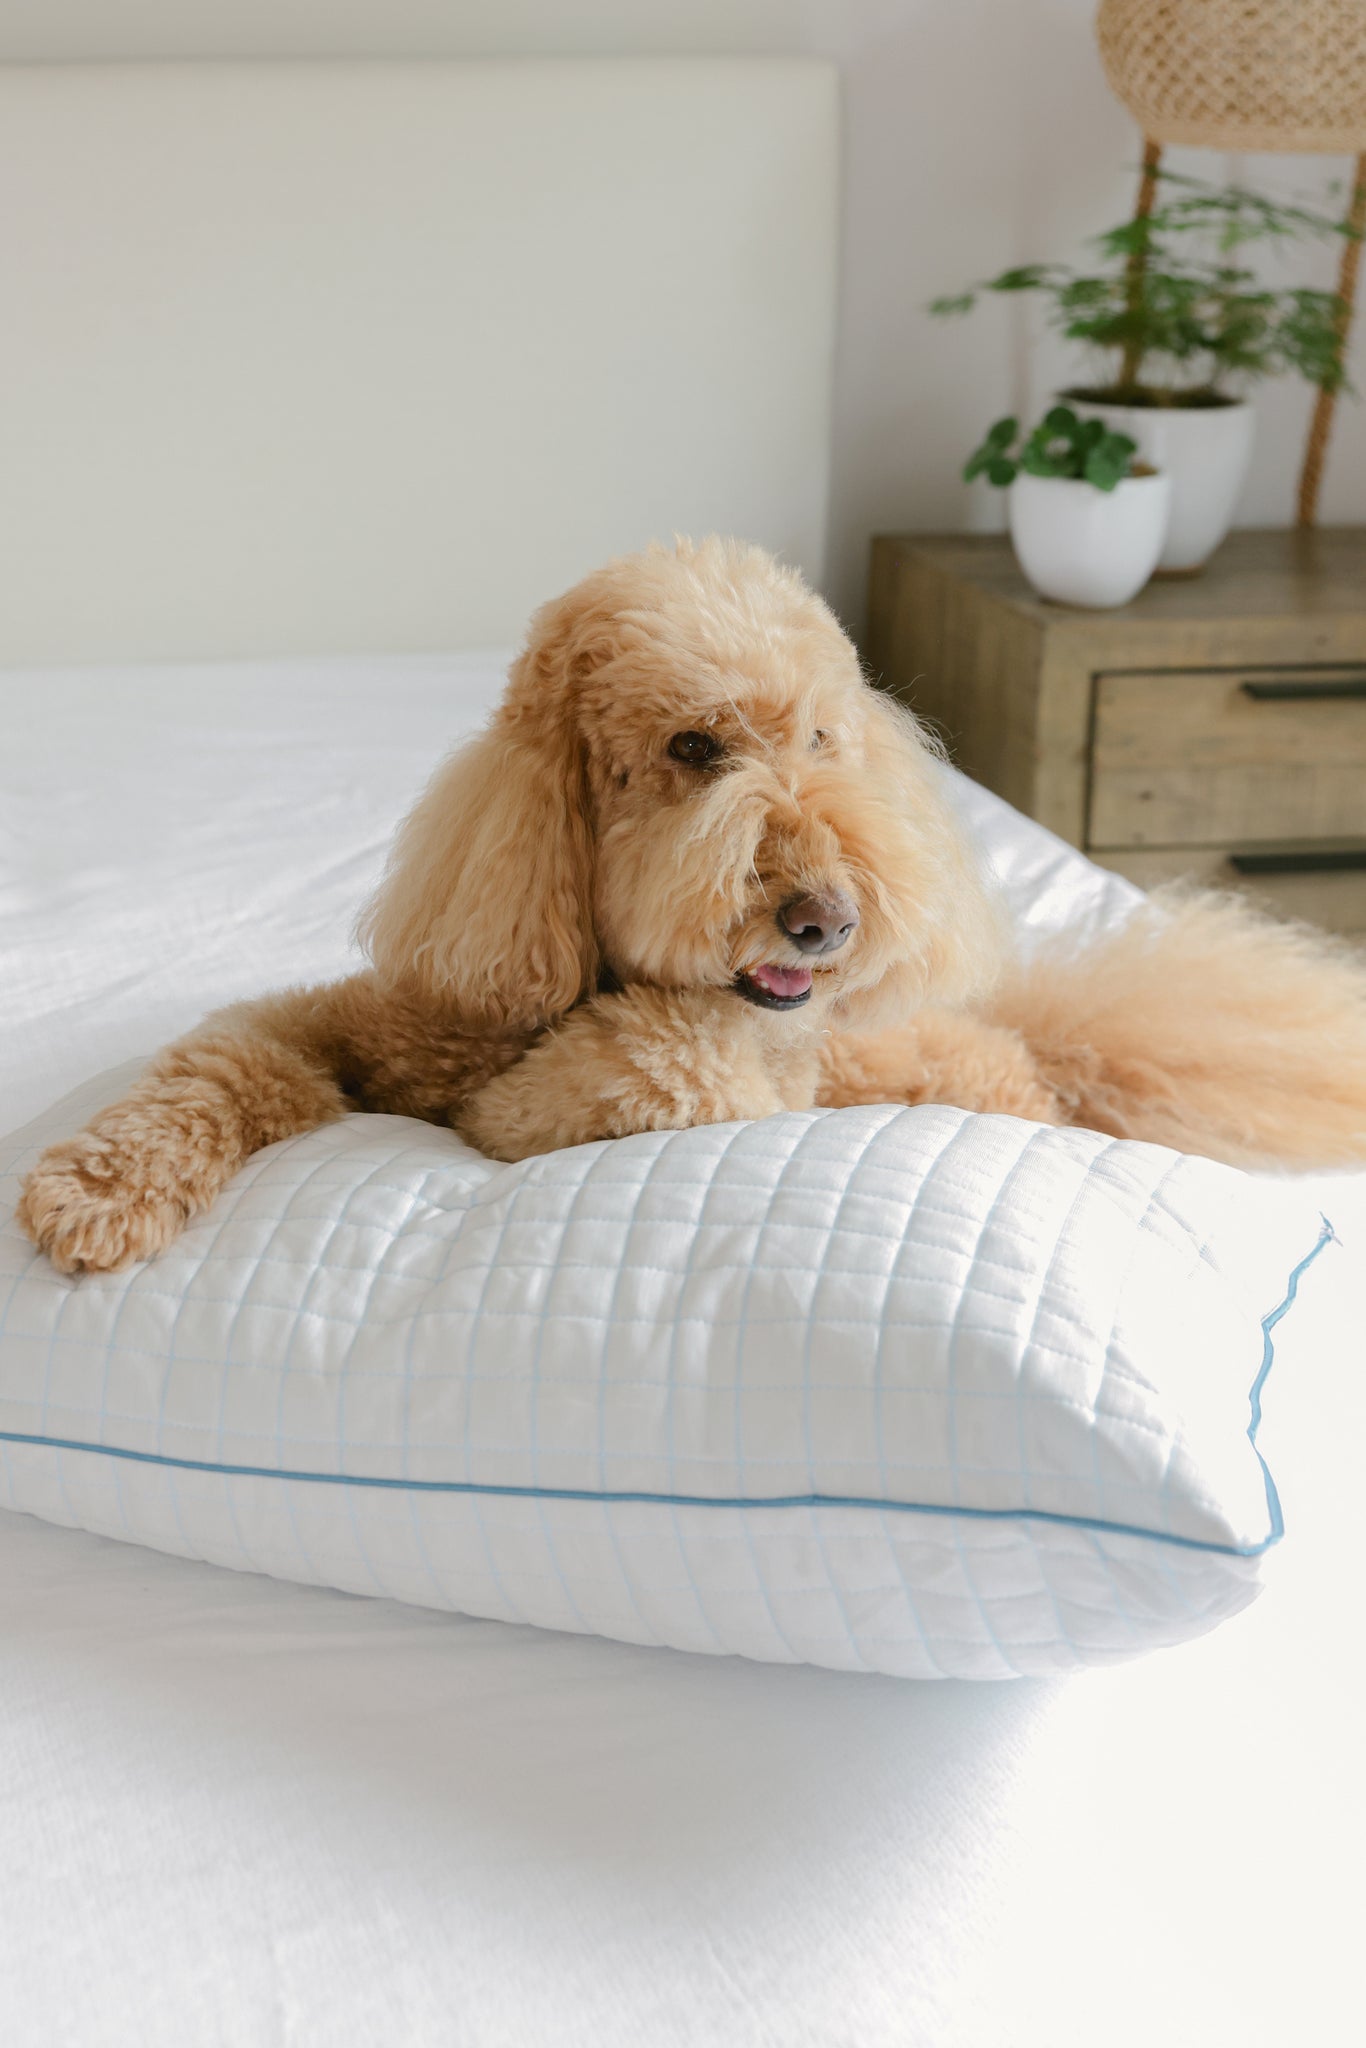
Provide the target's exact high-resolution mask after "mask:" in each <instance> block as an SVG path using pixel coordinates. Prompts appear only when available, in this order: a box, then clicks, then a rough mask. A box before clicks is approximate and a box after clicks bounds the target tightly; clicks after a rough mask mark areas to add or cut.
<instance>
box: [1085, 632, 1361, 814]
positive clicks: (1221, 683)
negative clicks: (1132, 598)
mask: <svg viewBox="0 0 1366 2048" xmlns="http://www.w3.org/2000/svg"><path fill="white" fill-rule="evenodd" d="M1355 837H1366V668H1288V669H1259V668H1242V669H1227V670H1225V669H1213V670H1211V669H1184V670H1183V669H1174V670H1171V671H1168V672H1166V673H1163V674H1155V673H1151V672H1149V673H1141V672H1129V673H1119V674H1109V675H1100V676H1098V677H1097V680H1096V694H1095V722H1094V732H1093V740H1092V749H1091V794H1090V805H1089V812H1088V832H1087V839H1088V844H1089V846H1090V847H1092V848H1102V847H1114V848H1124V847H1143V846H1149V847H1162V846H1171V847H1182V846H1191V847H1196V846H1225V847H1226V846H1228V845H1229V844H1230V843H1233V844H1237V845H1245V846H1246V845H1255V844H1257V843H1259V842H1262V841H1266V840H1276V841H1285V840H1317V839H1334V840H1337V839H1344V838H1355Z"/></svg>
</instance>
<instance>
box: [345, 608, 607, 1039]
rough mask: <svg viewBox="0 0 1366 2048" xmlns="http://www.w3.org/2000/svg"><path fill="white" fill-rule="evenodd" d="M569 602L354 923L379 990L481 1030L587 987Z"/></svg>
mask: <svg viewBox="0 0 1366 2048" xmlns="http://www.w3.org/2000/svg"><path fill="white" fill-rule="evenodd" d="M573 597H574V593H571V596H570V598H568V599H560V600H558V601H557V603H555V604H552V605H549V606H547V607H546V608H545V609H544V610H543V611H542V612H540V613H538V614H537V616H536V618H535V619H534V620H533V621H532V629H531V637H530V640H529V642H528V645H527V647H526V650H525V652H524V653H522V654H521V655H520V656H519V657H518V659H517V661H516V662H515V663H514V664H513V667H512V670H511V673H510V676H509V681H508V690H507V694H506V696H505V698H504V700H503V703H502V705H501V706H500V708H499V710H498V712H497V714H496V716H495V718H494V720H493V723H492V725H491V726H490V728H489V730H488V731H487V732H486V733H484V734H482V735H481V736H480V737H479V738H478V739H476V740H473V741H471V743H470V744H469V745H468V746H466V747H462V748H461V750H460V751H459V752H458V753H456V754H454V755H452V757H451V759H450V760H449V761H447V762H446V763H445V764H444V766H443V767H441V768H440V769H439V770H438V771H437V773H436V775H435V776H434V777H433V779H432V781H431V783H430V784H429V786H428V788H427V790H426V792H425V794H424V795H423V797H422V798H421V800H420V801H419V803H418V804H417V806H416V808H415V809H414V810H413V811H412V812H411V813H410V815H409V816H408V818H407V819H406V820H405V822H404V823H403V825H402V826H401V827H400V829H399V834H398V838H397V840H396V842H395V845H394V850H393V853H392V855H391V857H390V861H389V866H388V870H387V872H386V874H385V877H384V880H383V882H382V883H381V885H380V888H379V891H378V893H377V895H376V896H375V898H374V900H373V902H372V903H371V904H370V906H369V908H368V910H367V911H366V912H365V914H364V916H363V918H362V920H361V924H360V937H361V940H362V943H363V944H364V946H365V948H366V950H367V951H368V953H369V954H370V957H371V959H372V960H373V961H374V963H375V967H376V969H377V970H378V972H379V974H380V976H381V978H382V979H383V980H385V981H388V982H391V983H394V984H395V985H399V986H407V987H409V988H413V987H415V988H416V989H417V990H418V991H419V992H420V993H421V994H422V995H423V996H424V997H425V998H427V999H428V1000H430V1001H433V1002H436V1003H439V1004H441V1005H442V1006H449V1007H450V1008H451V1009H452V1010H453V1011H454V1012H455V1013H456V1014H457V1015H458V1016H459V1017H460V1018H461V1020H462V1022H467V1023H469V1024H471V1025H476V1026H479V1027H481V1028H494V1029H510V1030H517V1029H529V1028H535V1027H537V1026H539V1025H541V1024H545V1023H548V1022H550V1021H551V1020H553V1019H554V1018H556V1017H558V1016H561V1015H563V1013H564V1012H565V1011H566V1010H568V1009H570V1008H571V1007H572V1006H573V1004H574V1003H576V1002H577V1001H578V1000H579V998H580V997H581V996H583V995H585V994H586V993H587V992H588V991H589V990H590V989H591V988H592V987H593V986H594V984H595V982H596V979H597V972H598V949H597V944H596V941H595V939H594V936H593V916H592V888H593V836H592V822H591V816H590V804H589V795H588V785H587V775H586V768H585V760H584V749H583V745H582V741H581V739H580V736H579V732H578V728H577V722H576V719H575V716H574V701H573V699H574V688H573V685H574V675H573V673H572V672H571V668H572V661H571V657H572V655H573V654H574V652H575V650H574V648H573V646H572V644H571V643H572V640H573V637H574V627H575V624H576V622H577V619H578V615H579V607H578V606H576V605H575V604H574V603H573V601H572V600H573Z"/></svg>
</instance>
